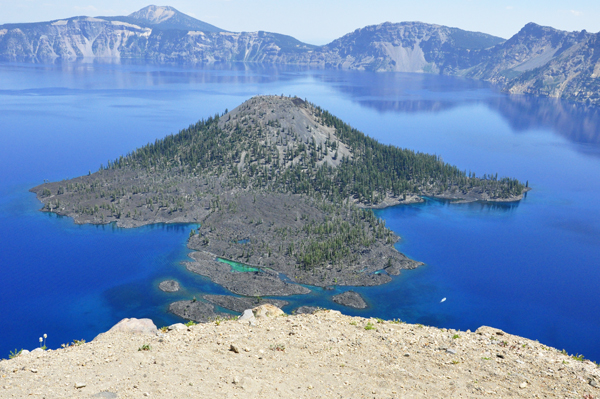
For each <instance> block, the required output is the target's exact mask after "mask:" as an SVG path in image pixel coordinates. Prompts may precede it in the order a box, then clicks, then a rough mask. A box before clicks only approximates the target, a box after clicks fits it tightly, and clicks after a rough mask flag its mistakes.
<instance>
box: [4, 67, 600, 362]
mask: <svg viewBox="0 0 600 399" xmlns="http://www.w3.org/2000/svg"><path fill="white" fill-rule="evenodd" d="M282 93H283V94H292V95H298V96H299V97H302V98H307V99H308V100H310V101H312V102H314V103H316V104H318V105H321V106H322V107H323V108H325V109H328V110H330V111H331V112H332V113H333V114H335V115H337V116H338V117H340V118H342V119H343V120H345V121H347V122H348V123H350V124H351V125H353V126H355V127H357V128H359V129H360V130H362V131H364V132H365V133H367V134H369V135H370V136H372V137H375V138H377V139H378V140H380V141H382V142H384V143H391V144H394V145H397V146H400V147H408V148H412V149H415V150H419V151H423V152H429V153H436V154H440V155H442V157H443V159H444V160H445V161H447V162H450V163H453V164H456V165H457V166H459V167H460V168H461V169H465V170H467V171H468V170H472V171H475V172H477V173H478V174H483V173H496V172H498V173H499V174H500V175H501V176H504V175H507V176H511V177H516V178H519V179H521V180H524V181H525V180H528V181H529V184H530V186H531V187H532V188H533V191H531V192H530V193H528V195H527V198H526V199H525V200H523V201H521V202H520V203H512V204H503V205H484V204H477V203H475V204H464V205H457V204H448V203H446V202H440V201H434V200H428V201H427V202H426V203H424V204H418V205H410V206H399V207H394V208H388V209H385V210H381V211H378V212H377V214H378V215H379V216H380V217H382V218H383V219H385V220H386V222H387V225H388V226H389V227H391V228H392V229H393V230H394V231H395V232H397V233H398V234H399V235H400V236H401V237H402V240H401V242H400V243H399V244H398V249H399V250H400V251H402V252H404V253H406V254H407V255H409V256H411V257H412V258H414V259H416V260H420V261H423V262H425V263H426V266H424V267H421V268H419V269H417V270H414V271H409V272H404V273H403V274H402V275H401V276H399V277H397V278H395V279H394V281H393V282H392V283H390V284H387V285H384V286H380V287H373V288H357V290H358V291H359V292H361V293H362V294H363V295H364V297H365V298H366V300H367V301H368V303H369V305H370V307H369V308H368V309H366V310H363V311H356V310H350V309H344V308H341V307H340V306H338V305H337V304H335V303H333V302H332V301H331V300H330V297H331V295H333V294H335V293H337V292H341V291H343V290H344V289H342V288H337V289H336V290H334V291H333V292H332V291H325V290H322V289H315V290H314V292H313V293H312V294H310V295H307V296H299V297H294V298H286V299H287V300H289V301H290V302H291V304H290V306H289V307H288V308H287V309H286V310H291V309H293V308H294V307H296V306H299V305H303V304H307V305H319V306H325V307H330V308H335V309H340V310H342V311H344V312H345V313H348V314H354V315H361V316H377V317H382V318H388V319H392V318H400V319H402V320H405V321H409V322H414V323H423V324H428V325H435V326H440V327H449V328H459V329H462V330H466V329H471V330H474V329H476V328H477V327H479V326H481V325H490V326H494V327H498V328H501V329H504V330H506V331H508V332H510V333H513V334H519V335H523V336H526V337H528V338H532V339H537V340H539V341H540V342H543V343H545V344H547V345H551V346H555V347H558V348H560V349H562V348H565V349H566V350H567V351H568V352H570V353H583V354H584V355H585V356H586V357H587V358H591V359H594V360H600V344H598V341H597V339H596V337H597V336H598V333H599V332H600V317H599V316H598V315H600V295H599V294H600V289H599V286H600V201H599V198H600V179H599V178H598V176H600V113H599V112H598V110H597V109H595V108H587V107H585V106H582V105H574V104H570V103H566V102H560V101H556V100H551V99H539V98H533V97H525V96H508V95H504V94H502V93H498V92H497V91H495V90H494V88H492V87H490V86H488V85H487V84H485V83H482V82H476V81H469V80H464V79H458V78H449V77H440V76H431V75H418V74H394V73H389V74H374V73H366V72H364V73H357V72H343V71H320V70H307V69H299V68H291V67H282V68H277V67H261V66H248V65H245V66H244V65H233V66H232V65H225V66H218V65H217V66H207V67H205V68H185V67H169V66H140V65H110V64H85V63H77V64H67V65H51V66H47V65H22V64H0V238H1V241H0V282H1V283H2V286H1V287H0V321H1V323H2V324H1V328H0V357H7V356H8V353H9V351H10V350H14V349H15V348H19V349H20V348H28V349H33V348H35V347H36V346H37V345H38V337H39V336H41V335H42V334H44V333H46V334H48V346H49V347H51V348H56V347H59V346H60V344H61V343H66V342H69V341H72V340H73V339H81V338H83V339H86V340H90V339H92V338H93V337H94V336H95V335H97V334H98V333H100V332H103V331H105V330H107V329H109V328H110V327H111V326H112V325H114V324H115V323H116V322H118V321H119V320H120V319H121V318H123V317H150V318H152V319H153V320H154V321H155V323H156V324H157V325H159V326H161V325H165V324H170V323H173V322H175V321H177V318H176V317H174V316H171V315H169V314H168V313H166V308H167V306H168V303H169V302H171V301H174V300H179V299H182V298H186V299H189V298H191V297H192V296H197V297H198V296H200V295H201V294H203V293H226V292H225V290H224V289H222V288H220V287H219V286H216V285H214V284H212V283H211V282H210V281H207V280H206V279H203V278H201V277H199V276H196V275H193V274H191V273H188V272H187V271H186V270H185V268H184V267H183V266H182V265H181V264H180V262H181V261H183V260H185V259H186V256H187V253H188V251H187V249H186V247H185V243H186V239H187V236H188V234H189V230H190V229H191V228H195V227H196V226H195V225H155V226H147V227H143V228H139V229H132V230H124V229H118V228H114V227H112V226H102V227H99V226H87V225H86V226H77V225H74V224H73V222H72V220H70V219H67V218H60V217H56V216H52V215H48V214H42V213H40V212H38V211H37V209H38V208H39V207H40V204H39V203H38V202H37V200H36V199H35V196H34V195H33V194H31V193H29V192H28V189H29V188H31V187H33V186H35V185H37V184H41V183H42V182H43V180H44V179H49V180H60V179H64V178H69V177H75V176H78V175H81V174H84V173H88V171H89V170H91V171H95V170H97V168H98V166H99V165H100V164H101V163H106V161H107V160H109V159H114V158H116V157H118V156H119V155H122V154H124V153H127V152H128V151H130V150H132V149H134V148H136V147H138V146H141V145H143V144H145V143H147V142H148V141H153V140H154V139H155V138H159V137H163V136H164V135H166V134H168V133H172V132H177V131H178V130H179V129H180V128H183V127H186V126H187V125H189V124H190V123H193V122H195V121H197V120H198V119H200V118H203V117H207V116H209V115H213V114H215V113H217V112H222V111H223V110H224V109H225V108H228V109H232V108H234V107H235V106H237V105H239V104H240V103H241V102H243V101H244V100H246V99H248V98H249V97H251V96H253V95H256V94H282ZM164 278H174V279H176V280H178V281H179V282H180V283H181V284H182V286H183V287H184V291H183V292H180V293H177V294H166V293H163V292H161V291H159V290H158V289H157V285H158V283H159V282H160V281H162V279H164ZM444 297H445V298H447V300H446V301H445V302H443V303H440V300H441V299H442V298H444Z"/></svg>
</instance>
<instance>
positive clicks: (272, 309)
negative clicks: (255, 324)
mask: <svg viewBox="0 0 600 399" xmlns="http://www.w3.org/2000/svg"><path fill="white" fill-rule="evenodd" d="M252 313H254V317H256V318H257V319H258V318H261V317H275V316H282V315H284V314H285V313H283V310H281V309H279V308H278V307H277V306H274V305H271V304H269V303H266V304H264V305H260V306H257V307H255V308H254V309H252Z"/></svg>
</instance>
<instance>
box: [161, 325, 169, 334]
mask: <svg viewBox="0 0 600 399" xmlns="http://www.w3.org/2000/svg"><path fill="white" fill-rule="evenodd" d="M160 331H161V332H164V333H165V332H167V331H169V327H167V326H162V327H161V328H160Z"/></svg>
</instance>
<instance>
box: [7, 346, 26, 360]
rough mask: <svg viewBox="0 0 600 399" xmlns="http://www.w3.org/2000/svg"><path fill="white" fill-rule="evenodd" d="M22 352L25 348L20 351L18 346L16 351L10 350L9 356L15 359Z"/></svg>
mask: <svg viewBox="0 0 600 399" xmlns="http://www.w3.org/2000/svg"><path fill="white" fill-rule="evenodd" d="M21 352H23V349H21V350H19V351H18V350H17V348H15V351H14V352H13V351H10V353H9V355H8V358H9V359H14V358H15V357H17V356H19V355H20V354H21Z"/></svg>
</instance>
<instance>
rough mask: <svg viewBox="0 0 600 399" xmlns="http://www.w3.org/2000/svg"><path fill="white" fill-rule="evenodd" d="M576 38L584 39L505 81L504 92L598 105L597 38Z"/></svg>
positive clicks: (599, 48) (599, 54) (599, 41)
mask: <svg viewBox="0 0 600 399" xmlns="http://www.w3.org/2000/svg"><path fill="white" fill-rule="evenodd" d="M580 35H581V36H582V37H583V38H584V40H581V41H579V42H577V43H575V44H573V45H572V46H570V47H568V48H566V49H565V50H564V51H562V52H560V54H557V55H556V56H555V57H553V58H552V59H551V60H549V61H548V62H547V63H545V64H544V65H542V66H540V67H538V68H535V69H532V70H529V71H526V72H524V73H523V74H521V75H519V76H518V77H517V78H514V79H512V80H511V81H509V82H507V83H506V85H505V87H506V90H507V91H509V92H511V93H527V94H535V95H543V96H550V97H558V98H565V99H569V100H573V101H584V102H587V103H591V104H600V90H599V89H600V62H599V57H600V36H599V35H598V34H595V35H590V34H586V33H585V32H582V33H581V34H580ZM557 53H558V52H557Z"/></svg>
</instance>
